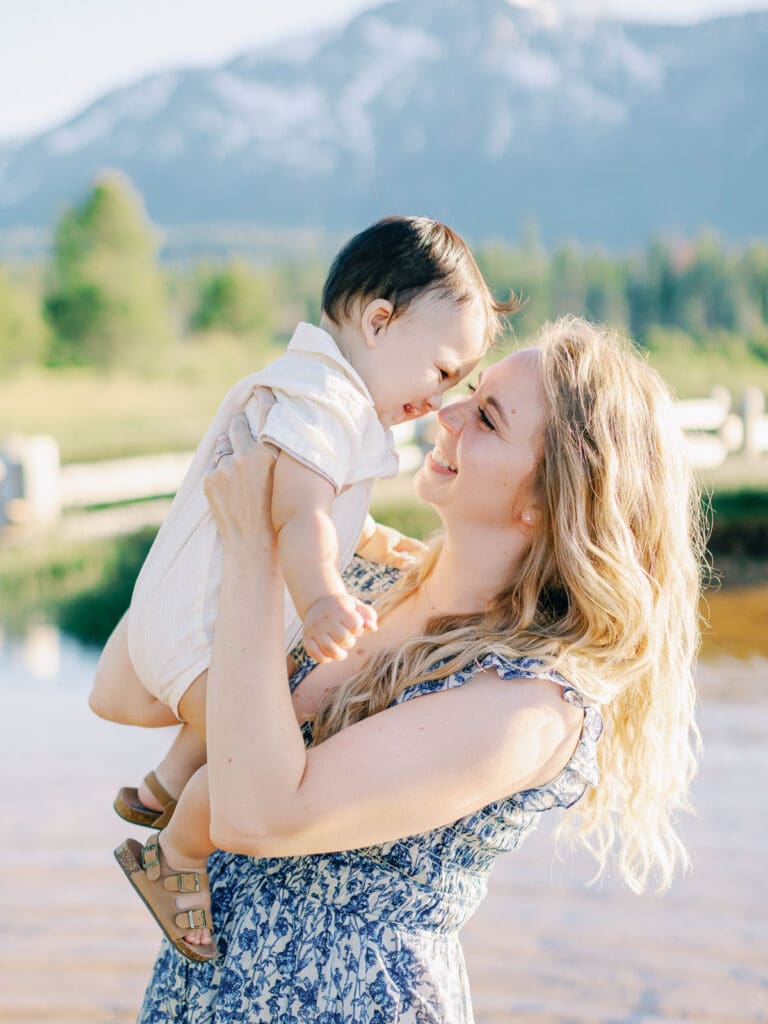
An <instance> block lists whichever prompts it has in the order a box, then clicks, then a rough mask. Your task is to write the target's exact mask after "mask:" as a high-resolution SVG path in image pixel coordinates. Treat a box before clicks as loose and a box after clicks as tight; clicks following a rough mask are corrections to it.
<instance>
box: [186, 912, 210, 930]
mask: <svg viewBox="0 0 768 1024" xmlns="http://www.w3.org/2000/svg"><path fill="white" fill-rule="evenodd" d="M195 914H199V915H200V917H199V918H196V917H195ZM187 918H188V920H189V927H190V928H208V927H209V924H208V915H207V914H206V912H205V911H204V910H188V911H187Z"/></svg>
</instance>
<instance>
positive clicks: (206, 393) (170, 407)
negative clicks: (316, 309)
mask: <svg viewBox="0 0 768 1024" xmlns="http://www.w3.org/2000/svg"><path fill="white" fill-rule="evenodd" d="M279 351H280V349H279V348H266V347H261V348H257V349H256V350H253V349H249V348H246V347H244V346H241V345H237V344H233V343H232V342H231V341H230V340H228V339H226V338H221V339H220V340H218V341H216V342H209V344H208V345H206V346H204V347H195V346H188V347H187V349H185V350H184V351H182V352H180V353H179V355H178V356H177V358H176V359H175V360H174V361H173V362H172V363H170V364H166V365H164V366H162V367H158V368H157V372H156V373H155V374H153V375H152V376H142V375H139V374H136V373H131V372H129V371H119V372H118V371H115V372H112V373H109V374H101V373H99V372H97V371H95V370H91V369H84V368H83V369H57V370H53V369H39V370H29V371H27V372H25V373H23V374H19V375H18V376H14V377H12V378H9V379H5V380H0V438H2V437H3V435H5V434H9V433H21V434H50V435H52V436H53V437H55V438H56V440H57V441H58V444H59V447H60V450H61V457H62V461H63V462H80V461H89V460H93V459H108V458H121V457H123V456H129V455H144V454H150V453H155V452H172V451H186V450H193V449H194V448H196V447H197V444H198V442H199V441H200V438H201V437H202V436H203V434H204V433H205V430H206V427H207V426H208V424H209V423H210V421H211V418H212V417H213V414H214V412H215V411H216V409H217V408H218V406H219V403H220V402H221V400H222V399H223V397H224V395H225V394H226V393H227V391H228V390H229V388H230V387H231V386H232V384H234V382H235V381H236V380H238V379H239V378H240V377H243V376H245V375H246V374H248V373H251V372H253V371H254V370H257V369H259V368H260V367H261V366H263V365H264V364H265V363H266V362H267V361H268V360H269V359H270V358H273V357H274V356H275V355H277V354H278V353H279Z"/></svg>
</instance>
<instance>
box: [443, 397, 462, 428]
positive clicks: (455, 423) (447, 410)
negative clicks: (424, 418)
mask: <svg viewBox="0 0 768 1024" xmlns="http://www.w3.org/2000/svg"><path fill="white" fill-rule="evenodd" d="M461 405H462V403H461V402H460V401H459V402H451V404H450V405H446V406H444V407H443V408H442V409H441V410H440V411H439V412H438V414H437V422H438V423H439V424H440V426H441V427H445V429H446V430H447V431H448V432H449V433H450V434H457V433H458V432H459V431H460V430H461V423H462V416H461Z"/></svg>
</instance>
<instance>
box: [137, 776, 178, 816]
mask: <svg viewBox="0 0 768 1024" xmlns="http://www.w3.org/2000/svg"><path fill="white" fill-rule="evenodd" d="M144 784H145V785H146V787H147V789H148V790H149V791H150V793H151V794H152V796H153V797H154V798H155V800H159V801H160V803H161V804H162V805H163V810H165V809H166V807H167V806H168V804H173V806H174V807H175V806H176V800H175V799H174V798H173V797H172V796H171V794H170V793H169V792H168V790H167V789H166V788H165V786H164V785H163V784H162V782H161V781H160V779H158V777H157V776H156V775H155V773H154V772H149V774H148V775H145V776H144Z"/></svg>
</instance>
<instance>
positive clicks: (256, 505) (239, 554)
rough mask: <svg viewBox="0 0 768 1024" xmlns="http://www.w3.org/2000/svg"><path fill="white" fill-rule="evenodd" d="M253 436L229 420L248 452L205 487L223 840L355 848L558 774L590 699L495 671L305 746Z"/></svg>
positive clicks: (214, 824) (273, 848)
mask: <svg viewBox="0 0 768 1024" xmlns="http://www.w3.org/2000/svg"><path fill="white" fill-rule="evenodd" d="M249 437H250V435H248V438H246V437H244V435H243V434H242V431H241V425H240V424H239V423H238V421H237V420H235V421H233V428H232V441H233V446H234V447H235V451H236V452H237V453H238V456H237V458H235V459H232V460H230V461H229V462H228V464H227V465H226V467H224V466H223V467H222V468H220V469H219V470H217V472H216V474H214V477H215V479H214V478H212V479H211V480H210V487H209V489H208V494H209V501H210V502H211V507H212V510H213V511H214V515H215V516H216V518H217V522H218V523H219V528H220V530H221V533H222V539H223V542H224V574H223V579H222V586H221V593H220V600H219V612H218V618H217V621H216V630H215V636H214V645H213V656H212V659H211V667H210V670H209V681H208V685H209V689H210V699H209V702H208V708H209V714H208V764H209V785H210V795H211V835H212V838H213V840H214V842H216V843H217V845H219V846H222V847H223V848H225V849H230V850H236V851H241V852H247V853H250V854H255V855H259V856H276V855H288V854H303V853H317V852H321V851H323V850H339V849H349V848H351V847H355V846H364V845H367V844H369V843H373V842H382V841H385V840H387V839H394V838H399V837H402V836H405V835H410V834H413V833H417V832H420V831H424V830H426V829H429V828H433V827H436V826H439V825H443V824H447V823H449V822H451V821H454V820H456V819H457V818H459V817H461V816H462V815H463V814H466V813H468V812H469V811H471V810H474V809H477V808H479V807H481V806H483V805H485V804H487V803H489V802H491V801H493V800H495V799H499V798H500V797H503V796H505V795H506V794H509V793H512V792H515V791H517V790H520V789H525V788H529V787H531V786H534V785H537V784H540V783H542V782H545V781H546V780H547V779H548V778H550V777H553V776H554V775H556V774H557V771H558V770H559V769H560V768H561V767H562V766H563V765H564V764H565V763H566V761H567V759H568V757H569V756H570V754H571V753H572V750H573V748H574V747H575V745H576V741H577V738H578V735H579V728H580V722H581V713H580V712H579V711H578V710H577V709H575V708H573V707H572V706H571V705H569V704H566V702H564V701H563V700H562V698H561V695H560V694H561V691H560V688H559V687H557V686H556V684H554V683H548V682H543V681H541V680H517V681H515V682H514V683H509V682H503V681H502V680H500V679H499V678H498V676H497V675H496V674H495V673H481V674H479V675H478V676H477V677H476V678H475V679H473V680H471V681H470V682H469V683H467V684H465V686H463V687H461V688H459V689H456V690H453V691H448V692H443V693H438V694H433V695H430V696H426V697H420V698H417V699H415V700H413V701H410V702H407V703H405V704H403V705H400V706H398V707H394V708H391V709H389V710H387V711H384V712H382V713H381V714H379V715H375V716H372V717H370V718H368V719H365V720H364V721H362V722H359V723H357V724H356V725H354V726H351V727H350V728H348V729H345V730H343V731H342V732H340V733H338V734H336V735H335V736H333V737H331V738H330V739H329V740H327V741H326V742H325V743H323V744H321V745H320V746H318V747H317V748H314V749H311V750H306V748H305V747H304V743H303V740H302V736H301V732H300V729H299V727H298V724H297V722H296V717H295V714H294V711H293V705H292V702H291V698H290V695H289V692H288V686H287V680H286V675H285V665H284V655H283V652H282V649H281V645H282V636H283V624H282V601H281V600H280V599H279V597H280V593H281V586H282V578H281V573H280V568H279V561H278V552H277V544H276V541H275V537H274V533H273V531H272V530H271V529H270V528H268V527H269V525H270V519H269V514H270V509H269V503H268V500H267V499H266V498H264V497H262V498H261V500H260V501H259V498H258V496H256V495H253V496H252V495H250V492H249V491H248V488H249V487H251V486H253V482H254V481H255V480H257V479H258V478H259V475H261V476H262V478H264V477H265V476H266V477H268V464H267V463H265V461H264V460H265V459H266V458H268V456H266V455H265V454H262V453H261V452H260V451H259V449H258V446H256V445H253V444H252V443H249ZM264 490H267V491H268V490H269V488H268V479H267V486H266V487H265V488H264ZM247 509H250V512H251V516H250V518H249V516H248V514H247V513H246V512H245V511H244V510H247ZM212 709H213V710H212ZM254 779H261V780H269V784H268V785H260V786H254V784H253V782H254Z"/></svg>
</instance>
